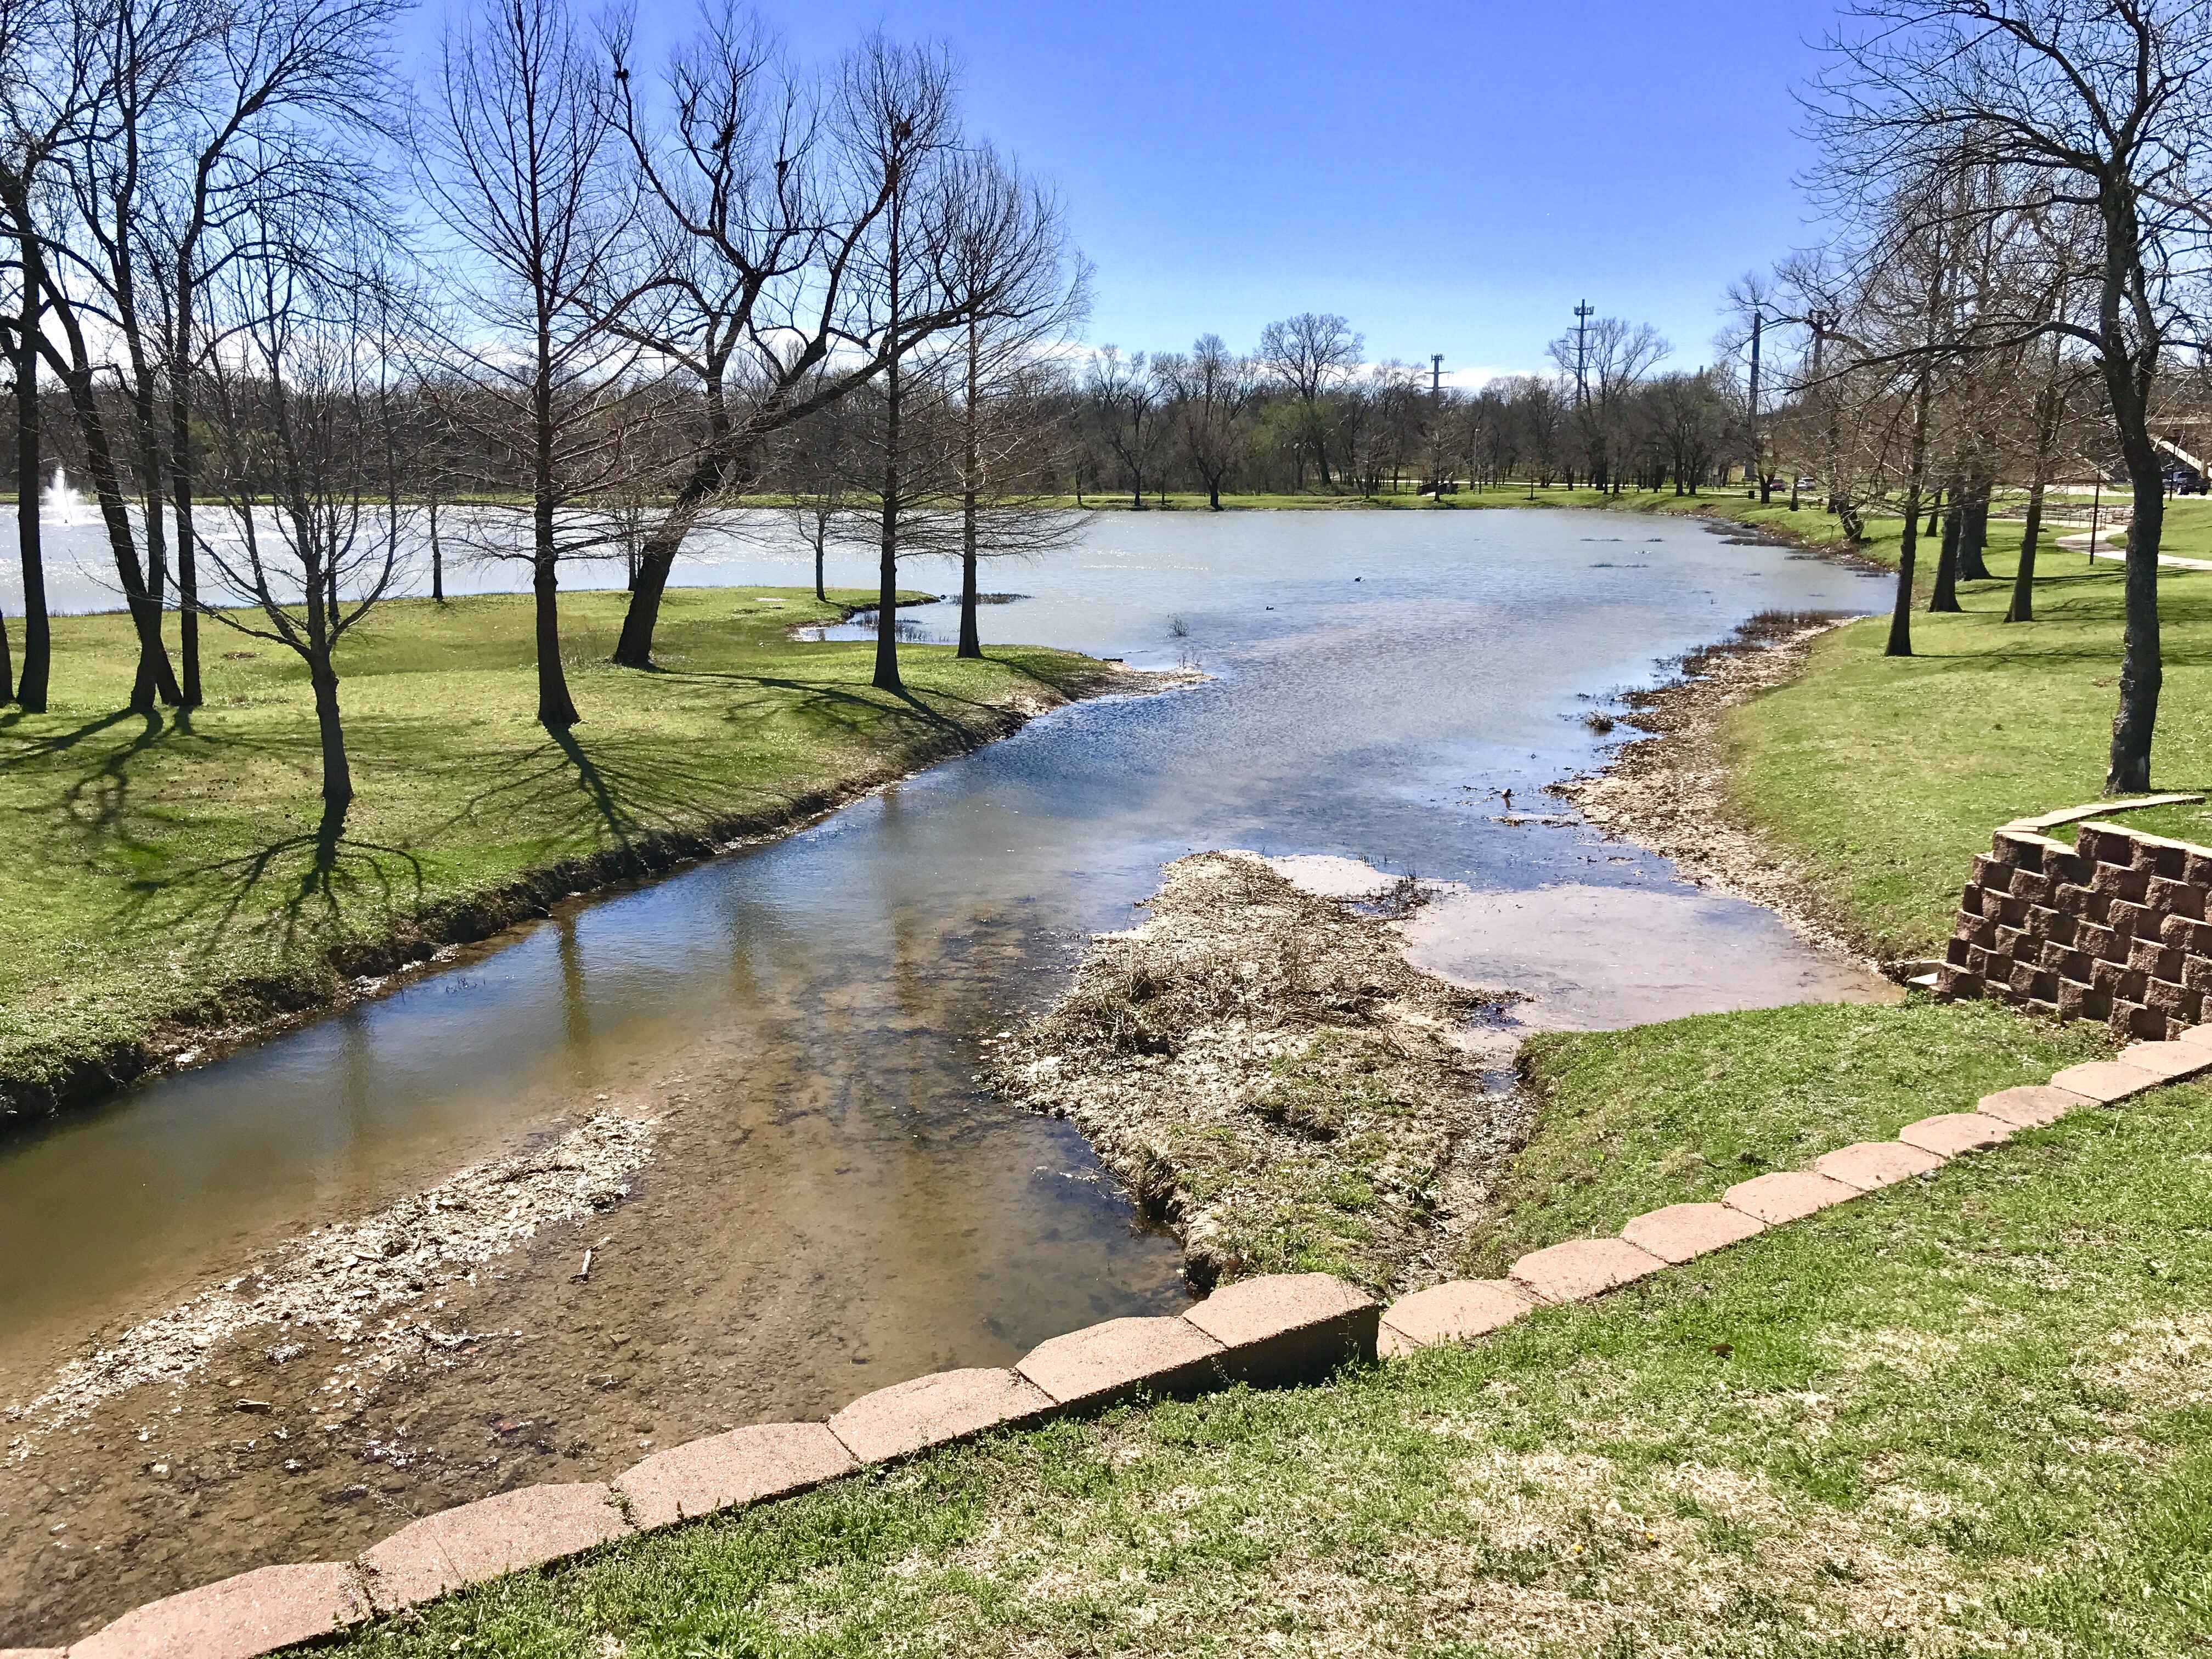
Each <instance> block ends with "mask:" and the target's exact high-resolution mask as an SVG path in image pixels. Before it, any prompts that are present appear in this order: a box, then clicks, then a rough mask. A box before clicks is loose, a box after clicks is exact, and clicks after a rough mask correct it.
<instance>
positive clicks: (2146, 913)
mask: <svg viewBox="0 0 2212 1659" xmlns="http://www.w3.org/2000/svg"><path fill="white" fill-rule="evenodd" d="M2105 922H2106V926H2107V927H2110V928H2111V929H2112V931H2113V932H2114V933H2118V934H2120V935H2122V936H2123V937H2124V938H2127V939H2157V938H2158V930H2159V929H2160V927H2164V926H2165V925H2166V918H2165V917H2164V916H2161V915H2159V913H2158V912H2157V911H2155V910H2154V909H2152V908H2150V906H2148V904H2130V903H2129V902H2127V901H2126V900H2124V899H2114V900H2113V901H2112V902H2111V903H2110V904H2108V905H2106V907H2105Z"/></svg>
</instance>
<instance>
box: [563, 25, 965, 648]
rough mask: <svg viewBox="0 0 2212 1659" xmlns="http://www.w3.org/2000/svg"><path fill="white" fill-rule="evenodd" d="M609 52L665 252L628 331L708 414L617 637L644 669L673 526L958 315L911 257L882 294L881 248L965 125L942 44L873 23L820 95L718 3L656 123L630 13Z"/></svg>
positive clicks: (749, 480)
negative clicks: (641, 312) (928, 286)
mask: <svg viewBox="0 0 2212 1659" xmlns="http://www.w3.org/2000/svg"><path fill="white" fill-rule="evenodd" d="M607 50H608V55H609V58H610V59H611V66H612V71H611V72H612V75H613V78H614V87H615V93H616V98H617V120H618V123H619V125H620V126H621V129H622V131H623V136H624V138H625V139H626V141H627V143H628V144H629V149H630V150H631V153H632V156H633V160H634V162H635V166H636V168H637V170H638V173H639V178H640V184H641V189H642V191H643V192H644V194H645V195H646V197H647V198H648V201H649V203H650V204H651V208H652V214H653V223H654V226H655V230H656V234H657V236H658V238H659V241H660V242H661V244H662V247H663V261H662V263H663V270H662V274H661V276H660V277H659V289H658V293H659V298H660V300H661V301H663V309H661V310H660V311H659V313H658V314H657V317H656V319H655V320H654V322H653V325H652V326H651V328H650V329H647V330H641V331H638V332H637V337H638V338H640V339H641V341H642V342H643V343H646V344H647V345H648V346H649V347H650V349H652V351H653V353H654V354H655V355H656V356H659V357H660V358H661V359H663V360H665V361H666V362H671V363H673V364H676V365H678V367H679V368H680V369H681V370H682V371H683V372H684V374H687V375H688V376H690V377H691V378H693V379H694V380H696V382H697V384H698V386H699V388H700V396H701V398H702V404H703V409H704V419H703V421H702V422H700V423H699V425H698V427H697V429H696V434H695V436H694V440H693V441H692V443H691V444H690V447H689V449H688V451H687V453H686V456H685V459H684V465H683V466H682V468H681V469H680V471H679V472H678V481H677V485H676V489H675V490H674V492H673V494H672V495H671V499H670V500H669V501H668V504H667V507H666V509H665V513H663V515H662V517H661V519H660V521H659V524H658V525H657V526H655V527H654V528H653V532H651V534H649V535H648V536H647V538H646V543H645V550H644V554H643V556H642V558H641V561H640V564H639V570H638V580H637V588H636V592H635V593H634V594H633V595H632V597H631V599H630V605H629V613H628V614H627V615H626V616H625V617H624V618H623V631H622V638H621V641H620V643H619V644H618V645H617V647H616V648H615V660H616V661H617V662H618V663H621V664H623V665H627V666H629V667H633V668H644V667H647V666H650V665H651V663H652V660H653V629H654V627H655V625H656V623H657V621H658V618H659V611H660V597H661V594H662V592H664V591H665V588H666V586H667V581H668V574H669V571H670V569H671V568H672V566H673V564H674V562H675V559H676V556H677V554H678V551H679V550H681V549H682V547H683V544H684V538H686V537H687V536H688V535H689V534H690V532H691V531H692V529H693V528H694V527H696V526H697V525H698V524H699V523H700V522H701V520H702V517H703V516H704V515H705V514H707V513H708V512H709V510H710V509H711V508H712V507H714V504H715V503H716V502H717V501H720V500H723V499H725V498H726V497H728V496H731V495H738V494H741V493H743V492H744V491H745V490H747V489H751V488H752V487H753V486H754V485H755V484H756V483H757V482H758V479H759V476H760V474H761V472H762V470H763V466H764V465H765V463H766V461H767V460H768V459H769V442H770V440H771V439H772V438H773V437H774V436H775V434H777V433H779V432H781V431H782V430H784V429H785V428H789V427H791V426H793V425H795V424H797V423H798V422H800V421H803V420H805V418H806V417H807V416H810V415H811V414H813V413H814V412H815V411H816V410H820V409H823V408H826V407H827V406H829V404H833V403H835V402H836V401H837V400H838V399H840V398H845V397H848V396H849V395H851V394H852V393H853V392H854V391H856V390H857V389H859V388H860V387H861V386H867V385H869V384H870V383H871V382H872V381H874V380H877V379H878V377H879V376H884V375H885V374H888V373H889V371H890V366H891V364H892V362H894V360H902V359H904V358H906V357H908V356H909V355H910V354H912V353H913V352H914V351H915V349H917V348H918V347H920V346H921V345H923V344H924V343H927V342H928V341H930V340H932V339H933V338H934V337H937V336H938V335H940V334H944V333H946V332H949V331H957V329H958V328H959V327H961V326H962V325H963V323H964V321H965V317H964V314H963V313H962V312H961V311H960V310H959V308H958V307H957V306H952V305H950V304H948V303H947V302H946V301H945V300H944V298H943V296H941V295H932V294H929V293H927V292H925V291H924V290H923V289H921V287H918V286H916V284H915V282H913V281H912V280H909V279H910V277H911V276H912V273H911V272H908V273H905V274H902V277H901V280H900V282H899V284H898V288H899V292H898V295H897V303H896V305H890V304H887V303H886V301H888V299H889V298H890V293H889V286H888V284H887V283H886V281H885V277H886V273H887V270H888V269H889V265H888V264H887V257H888V250H889V246H890V243H891V242H892V241H893V240H896V242H897V244H898V247H899V256H900V258H899V261H898V262H897V263H902V264H903V263H908V262H911V260H912V259H913V258H914V257H915V252H916V249H917V247H919V246H921V245H922V244H923V243H927V241H928V240H930V237H931V234H932V233H930V232H929V231H928V229H927V226H926V220H927V213H928V211H929V204H930V202H931V200H932V196H931V192H930V191H929V190H928V189H927V188H925V185H927V179H925V177H924V176H923V175H925V174H926V173H927V171H928V170H929V167H931V166H933V164H934V163H933V158H936V157H939V156H940V155H942V154H943V153H945V151H946V149H948V147H949V146H950V145H951V144H952V143H954V142H955V140H956V138H957V132H956V125H957V124H956V123H955V121H954V118H953V101H954V100H953V95H952V83H951V82H952V73H951V64H950V63H949V62H948V61H947V59H946V58H945V55H944V54H943V53H941V52H933V51H920V50H915V49H912V48H907V47H902V46H896V45H895V44H893V43H891V42H890V41H888V40H884V39H882V38H880V37H877V38H873V39H871V40H868V41H867V42H866V43H864V44H863V46H861V47H860V49H859V50H858V51H857V52H855V53H854V54H853V56H852V57H851V58H849V59H848V62H847V63H846V64H845V65H844V66H843V67H842V69H841V70H840V72H839V74H838V75H837V76H836V77H835V80H834V83H833V84H832V85H831V86H830V87H829V89H828V90H827V91H826V92H823V91H821V90H819V89H817V88H816V87H815V86H814V85H812V84H811V82H804V81H801V80H800V79H799V78H798V77H796V76H793V74H792V73H791V72H790V71H789V70H787V69H785V68H784V67H783V65H782V64H781V61H780V59H779V58H778V56H777V53H776V52H775V49H774V46H773V44H772V43H771V42H769V40H767V39H766V38H765V37H764V36H763V33H761V31H760V30H759V28H758V27H757V25H755V24H754V23H753V22H752V21H750V18H749V17H747V16H745V15H741V14H739V13H738V12H737V11H736V10H734V9H731V8H730V7H729V6H727V5H726V4H725V5H723V6H721V7H720V9H715V10H714V11H712V12H711V13H710V15H709V17H708V23H707V26H706V27H705V29H704V30H703V31H702V33H701V35H700V36H699V37H698V38H697V39H696V40H694V41H693V42H691V43H690V44H689V45H687V46H684V48H682V49H681V50H680V51H679V52H678V53H677V54H676V56H675V58H673V59H672V60H671V64H670V66H669V70H668V73H667V77H666V79H667V91H668V99H667V101H668V104H669V106H671V110H672V115H671V118H670V120H669V122H668V123H667V125H666V128H665V131H664V130H662V129H661V128H659V127H658V126H656V125H655V124H654V123H653V120H652V119H651V118H650V116H649V114H648V112H647V108H646V106H645V104H644V102H643V100H641V97H640V95H639V94H638V93H637V91H636V76H635V66H634V63H633V58H634V50H633V45H632V40H631V36H630V29H629V25H628V23H627V21H623V22H620V23H618V24H617V27H615V28H613V29H612V30H611V32H610V33H609V36H608V42H607ZM885 124H889V125H885ZM901 124H904V125H905V131H900V125H901ZM894 209H896V217H897V218H898V220H899V223H898V225H897V226H896V236H894V235H893V234H892V232H893V227H891V226H890V225H889V223H888V221H889V220H890V218H892V217H893V216H894ZM917 214H921V215H922V218H921V219H917V218H916V215H917ZM917 236H919V237H920V238H921V241H920V242H918V241H917V240H916V238H917ZM629 326H631V327H632V328H633V329H634V330H635V329H636V328H637V325H635V323H633V324H631V325H629Z"/></svg>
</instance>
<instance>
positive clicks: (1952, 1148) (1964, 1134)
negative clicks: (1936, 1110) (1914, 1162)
mask: <svg viewBox="0 0 2212 1659" xmlns="http://www.w3.org/2000/svg"><path fill="white" fill-rule="evenodd" d="M2014 1133H2015V1129H2014V1127H2013V1126H2012V1125H2011V1124H2009V1123H2008V1122H2006V1121H2004V1120H2003V1119H2002V1118H1996V1117H1989V1116H1986V1115H1984V1114H1982V1113H1980V1112H1945V1113H1943V1114H1942V1115H1940V1116H1936V1117H1923V1118H1922V1119H1921V1120H1920V1121H1918V1122H1917V1123H1908V1124H1906V1125H1905V1127H1903V1128H1902V1129H1899V1131H1898V1132H1897V1138H1898V1139H1899V1140H1901V1141H1903V1142H1904V1143H1905V1145H1906V1146H1917V1147H1918V1148H1919V1149H1920V1150H1921V1151H1922V1152H1933V1153H1935V1154H1936V1157H1938V1158H1959V1157H1961V1156H1963V1155H1964V1154H1966V1153H1967V1152H1982V1151H1984V1150H1985V1149H1987V1148H1989V1147H1991V1146H2000V1145H2002V1143H2003V1142H2005V1141H2008V1140H2009V1139H2012V1138H2013V1135H2014Z"/></svg>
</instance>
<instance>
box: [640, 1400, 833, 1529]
mask: <svg viewBox="0 0 2212 1659" xmlns="http://www.w3.org/2000/svg"><path fill="white" fill-rule="evenodd" d="M848 1409H849V1407H848ZM853 1468H854V1461H853V1455H852V1453H850V1452H849V1451H848V1450H847V1449H845V1444H844V1443H843V1442H842V1440H840V1439H839V1438H838V1437H836V1435H834V1434H832V1433H831V1432H830V1431H829V1425H828V1424H826V1423H757V1424H754V1425H751V1426H750V1427H748V1428H742V1429H732V1430H730V1431H728V1432H727V1433H725V1434H711V1435H708V1437H706V1438H704V1439H702V1440H691V1441H687V1442H685V1443H684V1444H683V1445H680V1446H671V1447H670V1448H669V1449H667V1450H666V1451H659V1452H655V1453H653V1455H652V1456H650V1457H648V1458H647V1459H645V1460H644V1461H643V1462H639V1463H635V1464H632V1465H631V1466H630V1467H629V1468H627V1469H625V1470H623V1472H622V1474H618V1475H617V1476H616V1477H615V1483H614V1484H615V1490H616V1491H617V1492H620V1493H621V1494H622V1495H623V1498H624V1499H626V1500H627V1501H628V1503H629V1513H630V1519H631V1520H632V1521H633V1522H635V1524H637V1525H638V1526H640V1527H667V1526H673V1525H674V1524H675V1523H676V1522H678V1521H688V1520H694V1519H696V1518H697V1517H698V1516H702V1515H712V1514H713V1513H714V1511H715V1510H726V1509H732V1508H735V1507H736V1506H737V1505H738V1504H758V1503H763V1502H766V1501H767V1500H768V1499H770V1498H789V1497H792V1496H793V1495H795V1494H796V1493H799V1492H806V1491H809V1490H811V1488H813V1487H815V1486H820V1485H821V1484H822V1483H823V1481H825V1480H835V1479H836V1477H837V1476H839V1475H841V1474H850V1473H851V1472H852V1471H853Z"/></svg>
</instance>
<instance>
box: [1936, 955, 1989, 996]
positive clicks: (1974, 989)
mask: <svg viewBox="0 0 2212 1659" xmlns="http://www.w3.org/2000/svg"><path fill="white" fill-rule="evenodd" d="M1983 986H1984V980H1983V978H1982V976H1981V975H1979V974H1975V973H1969V972H1968V971H1967V970H1966V969H1963V968H1954V967H1953V966H1952V965H1951V964H1950V963H1948V962H1946V963H1940V964H1939V965H1938V966H1937V967H1936V995H1938V996H1944V997H1954V998H1956V999H1957V1000H1960V1002H1973V1001H1976V1000H1978V999H1979V998H1980V996H1981V994H1982V989H1983Z"/></svg>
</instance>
